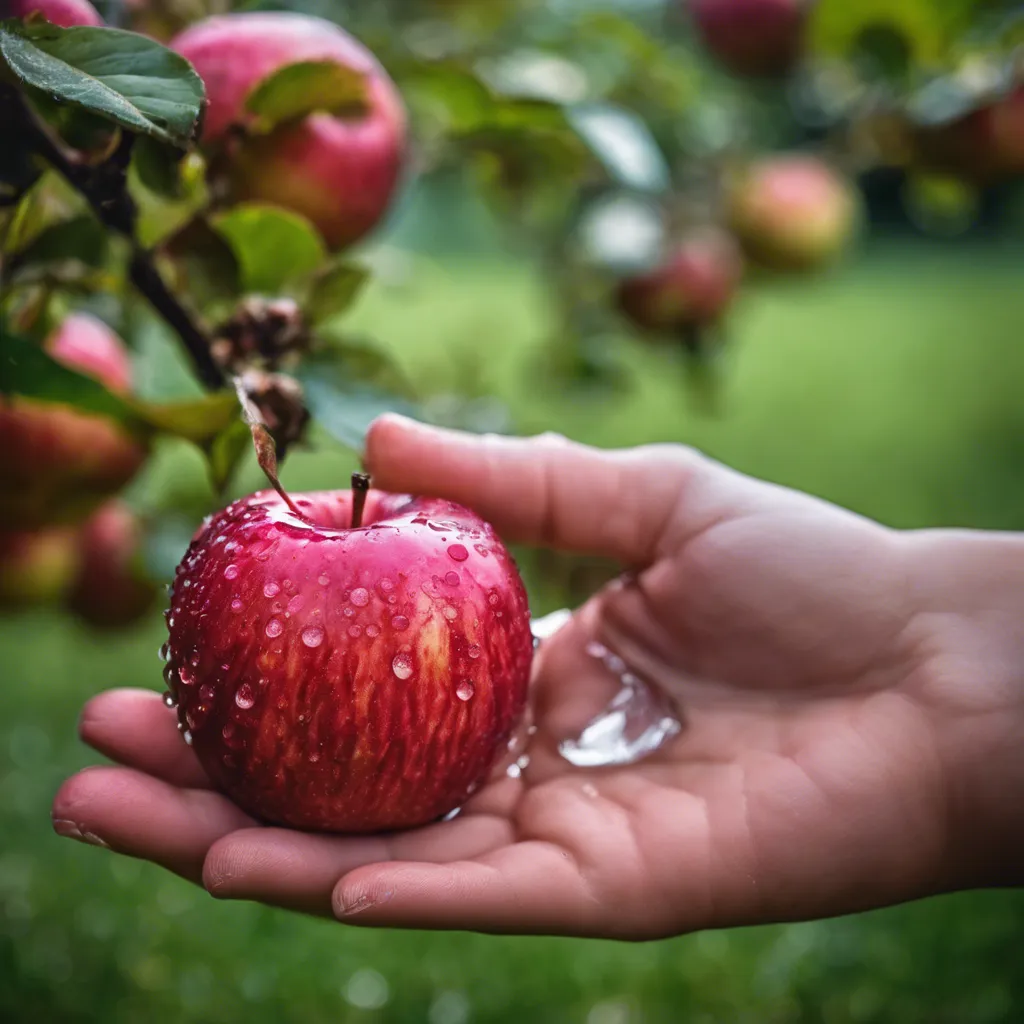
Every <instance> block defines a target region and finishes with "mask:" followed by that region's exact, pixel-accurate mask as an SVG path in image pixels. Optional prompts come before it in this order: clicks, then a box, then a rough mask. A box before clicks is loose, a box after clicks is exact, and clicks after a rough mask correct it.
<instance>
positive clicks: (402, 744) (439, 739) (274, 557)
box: [165, 491, 533, 832]
mask: <svg viewBox="0 0 1024 1024" xmlns="http://www.w3.org/2000/svg"><path fill="white" fill-rule="evenodd" d="M296 507H297V509H298V511H300V512H301V517H300V516H298V515H295V514H293V513H292V512H290V511H289V509H288V507H287V506H286V505H285V503H284V502H283V501H282V499H281V498H280V497H278V495H277V494H276V493H273V492H263V493H259V494H255V495H253V496H251V497H250V498H248V499H245V500H243V501H239V502H235V503H234V504H233V505H231V506H229V507H228V508H227V509H225V510H224V511H222V512H221V513H220V514H218V515H217V516H216V517H214V518H213V520H212V521H210V522H209V524H208V525H207V526H206V527H205V529H203V530H202V531H201V532H200V533H199V534H198V535H197V537H196V539H195V540H193V542H192V544H191V546H190V547H189V550H188V552H187V553H186V555H185V558H184V559H183V561H182V563H181V565H180V566H179V568H178V574H177V578H176V580H175V583H174V589H173V596H172V604H171V608H170V609H169V611H168V613H167V624H168V629H169V633H170V639H169V644H168V648H167V657H168V664H167V666H166V668H165V678H166V679H167V681H168V685H169V686H170V688H171V695H172V697H173V698H175V699H176V700H177V701H178V705H179V708H178V714H179V722H180V726H181V728H182V729H183V730H185V733H184V734H185V737H186V740H188V741H189V742H191V744H192V746H193V748H194V749H195V752H196V754H197V756H198V758H199V760H200V762H201V763H202V765H203V767H204V768H205V769H206V771H207V773H208V774H209V776H210V778H211V780H212V781H213V782H214V784H215V785H217V786H218V787H219V788H220V789H221V790H222V791H223V792H225V793H226V794H228V795H229V796H230V797H231V798H232V799H233V800H235V801H236V802H237V803H238V804H239V805H240V806H241V807H243V808H244V809H245V810H247V811H248V812H249V813H251V814H253V815H255V816H256V817H258V818H260V819H262V820H264V821H267V822H274V823H277V824H281V825H288V826H292V827H295V828H303V829H312V830H318V831H336V832H374V831H379V830H383V829H396V828H407V827H411V826H415V825H422V824H424V823H426V822H429V821H433V820H435V819H436V818H439V817H440V816H442V815H444V814H446V813H448V812H449V811H451V810H453V809H454V808H456V807H458V806H460V805H461V804H462V803H463V802H464V801H465V799H466V798H467V796H468V795H469V794H470V793H472V792H473V790H474V789H475V788H476V787H477V786H478V785H480V784H481V782H483V781H484V780H485V778H486V777H487V775H488V772H489V771H490V769H491V768H492V766H493V764H494V762H495V760H496V758H497V757H498V755H499V754H501V753H502V752H503V751H504V750H505V748H506V746H507V743H508V740H509V737H510V734H511V732H512V730H513V728H514V726H515V724H516V722H517V720H518V719H519V717H520V715H521V713H522V711H523V708H524V704H525V701H526V692H527V683H528V677H529V672H530V663H531V660H532V651H533V645H532V637H531V634H530V620H529V611H528V607H527V599H526V593H525V590H524V588H523V584H522V581H521V580H520V578H519V573H518V571H517V569H516V566H515V563H514V562H513V561H512V558H511V556H510V555H509V554H508V552H507V551H506V549H505V548H504V547H503V546H502V544H501V542H500V541H499V539H498V537H497V536H496V535H495V533H494V531H493V529H492V528H491V527H490V526H489V525H488V524H486V523H485V522H483V521H482V520H481V519H479V518H478V517H477V516H475V515H474V514H473V513H471V512H469V511H468V510H467V509H464V508H462V507H460V506H458V505H453V504H451V503H450V502H447V501H440V500H433V499H427V498H410V497H408V496H401V495H391V494H384V493H381V492H376V491H371V492H370V494H369V496H368V499H367V502H366V508H365V515H364V516H363V518H362V525H360V526H358V527H353V526H352V522H351V520H352V492H349V491H336V492H321V493H313V494H308V495H304V496H297V500H296Z"/></svg>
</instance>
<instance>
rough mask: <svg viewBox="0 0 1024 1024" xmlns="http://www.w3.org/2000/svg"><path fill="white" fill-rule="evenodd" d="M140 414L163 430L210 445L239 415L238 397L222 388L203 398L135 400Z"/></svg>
mask: <svg viewBox="0 0 1024 1024" xmlns="http://www.w3.org/2000/svg"><path fill="white" fill-rule="evenodd" d="M131 404H132V407H133V409H134V411H135V413H136V415H137V416H138V418H139V419H140V420H141V421H142V422H144V423H146V424H147V425H148V426H150V427H152V428H153V429H154V430H157V431H159V432H160V433H162V434H170V435H172V436H173V437H181V438H184V439H185V440H186V441H192V442H193V443H194V444H198V445H200V446H206V445H208V444H209V443H210V442H211V441H212V440H213V438H215V437H216V436H217V435H218V434H220V433H221V432H222V431H224V430H226V429H227V428H228V427H229V426H230V425H231V424H232V422H234V420H236V419H237V418H238V415H239V413H238V399H237V397H236V396H235V393H234V392H233V391H218V392H216V393H215V394H212V395H206V396H204V397H203V398H196V399H192V400H185V401H181V402H162V403H156V402H133V403H131Z"/></svg>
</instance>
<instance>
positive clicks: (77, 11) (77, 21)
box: [0, 0, 103, 28]
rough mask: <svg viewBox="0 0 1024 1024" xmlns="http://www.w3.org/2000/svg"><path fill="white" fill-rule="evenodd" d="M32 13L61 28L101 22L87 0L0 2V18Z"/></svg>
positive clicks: (6, 0)
mask: <svg viewBox="0 0 1024 1024" xmlns="http://www.w3.org/2000/svg"><path fill="white" fill-rule="evenodd" d="M33 14H39V15H42V16H43V17H44V18H45V19H46V20H47V21H48V22H50V23H51V24H52V25H59V26H60V27H61V28H73V27H74V26H76V25H92V26H97V25H102V24H103V19H102V18H101V17H100V15H99V11H97V10H96V8H95V7H93V5H92V4H91V3H89V0H4V2H2V3H0V18H28V17H30V16H31V15H33Z"/></svg>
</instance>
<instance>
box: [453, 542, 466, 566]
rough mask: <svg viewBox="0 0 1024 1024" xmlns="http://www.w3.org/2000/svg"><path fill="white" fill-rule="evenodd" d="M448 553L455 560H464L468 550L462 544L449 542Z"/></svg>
mask: <svg viewBox="0 0 1024 1024" xmlns="http://www.w3.org/2000/svg"><path fill="white" fill-rule="evenodd" d="M448 555H449V557H451V558H454V559H455V561H456V562H464V561H465V560H466V559H467V558H469V552H468V551H467V550H466V549H465V547H464V546H463V545H462V544H449V545H448Z"/></svg>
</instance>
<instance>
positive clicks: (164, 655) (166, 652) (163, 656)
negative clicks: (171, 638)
mask: <svg viewBox="0 0 1024 1024" xmlns="http://www.w3.org/2000/svg"><path fill="white" fill-rule="evenodd" d="M159 654H160V660H161V661H167V659H168V658H169V657H170V656H171V645H170V644H163V645H161V647H160V651H159Z"/></svg>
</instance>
